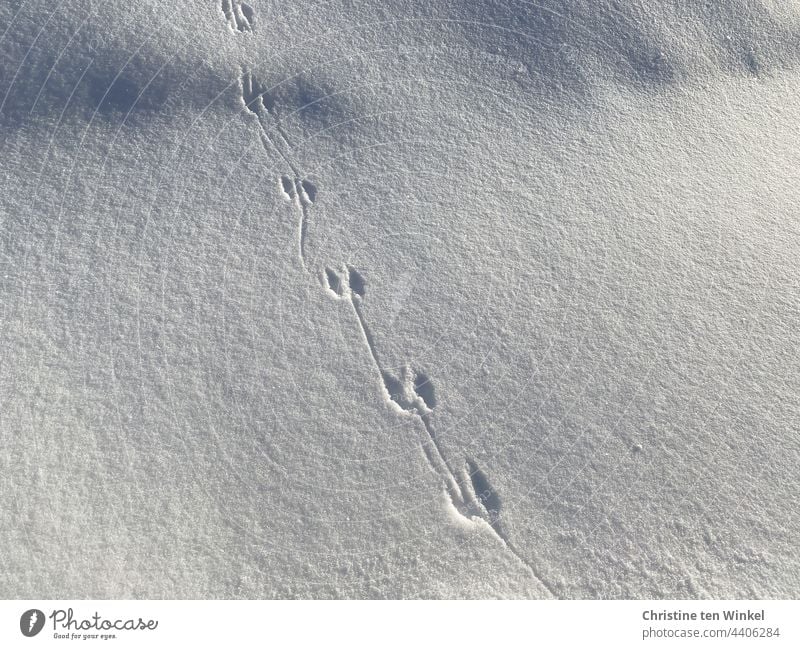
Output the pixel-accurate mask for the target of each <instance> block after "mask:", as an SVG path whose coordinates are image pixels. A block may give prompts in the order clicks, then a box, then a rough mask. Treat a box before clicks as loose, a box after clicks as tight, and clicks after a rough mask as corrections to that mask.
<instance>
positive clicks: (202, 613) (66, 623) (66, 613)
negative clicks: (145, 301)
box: [0, 600, 800, 649]
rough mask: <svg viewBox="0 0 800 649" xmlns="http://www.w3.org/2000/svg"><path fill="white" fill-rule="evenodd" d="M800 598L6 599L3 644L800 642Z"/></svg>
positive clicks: (507, 647)
mask: <svg viewBox="0 0 800 649" xmlns="http://www.w3.org/2000/svg"><path fill="white" fill-rule="evenodd" d="M798 618H800V602H797V601H599V602H597V601H459V602H449V601H448V602H436V601H432V602H431V601H402V602H374V601H334V602H321V601H297V602H292V601H234V602H231V601H201V602H196V601H192V602H190V601H81V600H75V601H3V602H0V647H3V648H6V647H26V648H34V647H52V646H56V647H65V648H66V647H75V646H81V647H98V646H109V647H117V648H119V649H122V648H123V647H147V648H148V649H150V648H153V649H157V648H159V647H169V648H171V649H172V648H175V647H226V648H227V647H230V648H231V649H233V648H237V649H238V648H239V647H281V648H283V647H329V646H333V647H338V646H343V647H353V648H359V647H364V648H365V649H366V648H369V649H382V648H384V647H398V648H402V649H416V648H417V647H434V646H436V645H441V646H442V647H451V648H454V647H458V648H461V647H497V648H498V649H499V648H502V649H513V648H516V647H526V648H527V647H547V648H551V647H562V646H564V647H566V646H569V647H592V648H593V647H615V648H617V647H622V648H624V647H648V646H654V647H663V646H686V647H706V646H708V647H763V648H765V649H772V648H775V649H777V648H778V647H792V648H793V649H796V648H797V647H800V634H799V633H798V627H800V622H798Z"/></svg>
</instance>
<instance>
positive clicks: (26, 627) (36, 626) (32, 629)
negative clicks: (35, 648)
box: [19, 608, 44, 638]
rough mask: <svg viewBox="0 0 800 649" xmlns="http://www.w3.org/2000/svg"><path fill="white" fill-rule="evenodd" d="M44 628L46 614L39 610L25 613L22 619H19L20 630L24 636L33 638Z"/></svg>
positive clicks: (33, 609) (34, 609)
mask: <svg viewBox="0 0 800 649" xmlns="http://www.w3.org/2000/svg"><path fill="white" fill-rule="evenodd" d="M42 627H44V613H42V612H41V611H40V610H39V609H38V608H32V609H30V610H29V611H25V612H24V613H23V614H22V617H20V618H19V630H20V631H22V635H24V636H26V637H28V638H32V637H33V636H35V635H36V634H37V633H39V631H41V630H42Z"/></svg>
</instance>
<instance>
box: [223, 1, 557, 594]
mask: <svg viewBox="0 0 800 649" xmlns="http://www.w3.org/2000/svg"><path fill="white" fill-rule="evenodd" d="M222 10H223V13H224V14H225V16H226V19H227V20H228V24H229V27H231V29H235V30H236V31H239V32H246V31H251V30H252V28H253V24H254V14H253V10H252V9H251V8H250V7H249V6H248V5H246V4H245V3H243V2H237V1H236V0H223V1H222ZM240 91H241V99H242V102H243V103H244V105H245V107H246V109H247V110H248V111H249V112H250V113H251V114H253V115H255V117H256V118H257V120H258V125H259V129H260V138H261V143H262V146H263V147H264V150H265V152H266V153H267V155H272V154H277V155H278V157H279V158H281V159H282V160H283V162H284V163H285V164H286V166H287V169H288V171H287V173H284V174H283V175H281V177H280V178H279V179H278V189H279V191H280V192H281V194H282V195H283V197H284V199H286V200H288V201H290V202H291V203H292V205H293V206H294V209H295V210H296V212H297V215H298V225H297V246H298V256H299V259H300V263H301V265H302V267H303V269H304V270H305V271H306V272H307V273H309V274H310V273H311V272H312V271H310V270H309V268H308V266H307V263H306V240H307V237H308V229H309V223H310V214H311V212H310V210H311V207H312V206H313V205H314V202H315V201H316V199H317V187H316V185H314V183H312V182H311V181H310V180H309V179H308V178H307V177H306V175H305V174H304V173H303V172H302V170H301V169H300V167H299V165H298V164H297V162H296V160H295V158H294V156H293V154H292V144H291V141H290V139H289V136H288V134H287V132H286V130H285V129H284V127H283V124H282V123H281V120H280V115H279V112H278V108H277V105H276V101H275V98H274V97H273V96H272V95H271V94H270V93H269V92H268V89H267V88H266V87H265V86H263V85H262V84H261V83H260V82H259V81H258V80H257V79H256V78H255V77H254V76H253V74H252V73H251V72H249V71H248V70H243V71H242V75H241V79H240ZM319 279H320V282H321V284H322V286H323V287H324V288H325V289H326V290H327V291H329V292H330V293H331V294H332V295H333V296H334V297H335V298H336V299H339V300H342V301H346V302H348V303H349V304H350V306H351V308H352V310H353V314H354V316H355V320H356V322H357V324H358V327H359V329H360V331H361V334H362V336H363V338H364V341H365V343H366V345H367V348H368V350H369V353H370V356H371V357H372V362H373V365H374V366H375V370H376V373H377V375H378V376H379V377H380V380H381V384H382V386H383V392H384V396H385V398H386V401H387V403H388V404H390V405H391V406H392V407H394V408H395V409H397V410H398V411H400V412H402V413H403V414H405V415H406V416H409V417H415V418H417V419H419V420H420V421H421V422H422V425H423V427H424V429H425V432H426V433H427V439H426V440H425V443H424V444H423V449H424V451H425V455H426V457H427V459H428V462H429V463H430V465H431V467H432V468H433V470H434V471H436V473H438V474H439V476H440V477H441V479H442V481H443V483H444V485H445V489H446V492H447V494H448V496H449V498H450V501H451V502H452V504H453V507H454V508H455V510H456V511H457V512H458V513H459V514H460V515H461V516H463V517H465V518H467V519H468V520H474V519H479V520H482V521H483V522H484V523H486V525H487V526H488V527H489V529H491V530H492V531H493V532H494V534H495V535H496V536H497V537H498V539H499V540H500V542H501V543H502V544H503V545H505V546H506V548H508V550H509V551H511V552H512V553H513V554H514V555H515V556H516V557H517V559H518V560H519V561H520V562H521V563H522V564H524V565H525V566H526V568H527V569H528V570H529V571H530V572H531V573H532V574H533V575H534V576H535V577H536V578H537V579H538V580H539V581H540V582H541V583H542V584H544V586H545V587H546V588H547V589H548V590H549V591H550V593H551V594H553V595H554V596H557V592H556V590H555V588H554V587H553V586H552V585H551V584H550V583H548V581H547V580H546V579H545V578H544V577H543V576H542V575H541V574H540V573H539V571H538V570H537V569H536V568H535V567H534V566H533V565H532V564H531V563H530V562H529V561H528V560H527V559H525V557H524V556H523V555H521V554H520V553H519V552H518V551H517V549H516V548H515V546H514V545H513V544H512V542H511V541H510V539H509V538H508V534H507V533H506V530H505V528H504V526H503V524H502V520H501V507H502V503H501V500H500V497H499V496H498V494H497V492H496V491H495V490H494V488H493V487H492V486H491V484H490V482H489V480H488V478H487V477H486V475H485V474H484V472H483V471H482V470H481V469H480V468H479V467H478V466H477V464H476V463H475V462H474V460H471V459H467V460H466V461H464V462H462V465H461V466H454V465H452V464H451V462H450V461H449V460H448V458H447V456H446V455H445V453H444V450H443V448H442V446H441V443H440V441H439V438H438V436H437V434H436V429H435V428H434V425H433V419H432V415H433V411H434V409H435V408H436V405H437V401H436V392H435V390H434V386H433V382H432V381H431V379H430V377H429V376H428V375H427V374H426V373H425V372H424V371H422V370H419V369H416V368H412V367H408V366H406V367H403V368H402V369H401V370H400V372H399V373H395V372H392V371H391V370H390V369H388V368H386V367H385V366H384V365H383V364H382V362H381V360H380V356H379V354H378V349H377V346H376V343H375V337H374V335H373V333H372V331H371V330H370V328H369V326H368V324H367V321H366V318H365V317H364V310H363V303H364V300H365V298H366V292H367V282H366V280H365V278H364V277H363V276H362V275H361V273H359V272H358V270H356V269H355V268H354V267H353V266H349V265H345V266H342V267H341V268H339V269H334V268H329V267H327V268H325V269H323V270H322V271H321V273H320V274H319Z"/></svg>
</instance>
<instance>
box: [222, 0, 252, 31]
mask: <svg viewBox="0 0 800 649" xmlns="http://www.w3.org/2000/svg"><path fill="white" fill-rule="evenodd" d="M222 13H224V14H225V19H226V20H227V21H228V27H229V28H230V29H231V31H237V32H241V33H246V32H252V31H253V27H254V26H255V21H256V20H255V19H256V14H255V12H254V11H253V8H252V7H251V6H250V5H249V4H246V3H244V2H240V1H239V0H222Z"/></svg>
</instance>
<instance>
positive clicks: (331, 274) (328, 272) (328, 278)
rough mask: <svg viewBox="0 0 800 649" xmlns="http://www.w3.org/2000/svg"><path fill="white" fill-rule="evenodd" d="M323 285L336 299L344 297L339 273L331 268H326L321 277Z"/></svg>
mask: <svg viewBox="0 0 800 649" xmlns="http://www.w3.org/2000/svg"><path fill="white" fill-rule="evenodd" d="M323 283H324V285H325V286H326V287H327V289H328V290H329V291H331V292H332V293H334V294H335V295H336V297H343V296H344V284H343V282H342V278H341V277H339V273H337V272H336V271H335V270H333V269H331V268H326V269H325V273H324V275H323Z"/></svg>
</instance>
